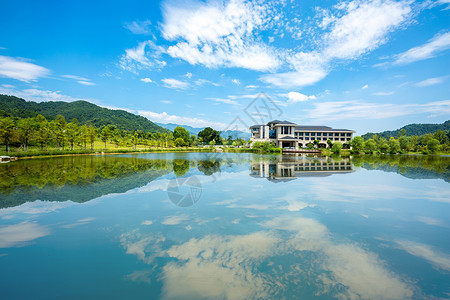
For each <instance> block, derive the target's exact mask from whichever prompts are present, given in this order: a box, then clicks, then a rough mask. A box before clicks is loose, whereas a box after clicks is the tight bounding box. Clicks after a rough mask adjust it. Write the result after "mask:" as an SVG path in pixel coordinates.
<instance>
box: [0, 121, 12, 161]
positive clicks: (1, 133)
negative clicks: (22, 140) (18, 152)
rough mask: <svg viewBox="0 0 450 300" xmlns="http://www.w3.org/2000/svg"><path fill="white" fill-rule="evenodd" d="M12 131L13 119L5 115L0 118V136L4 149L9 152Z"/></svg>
mask: <svg viewBox="0 0 450 300" xmlns="http://www.w3.org/2000/svg"><path fill="white" fill-rule="evenodd" d="M13 132H14V121H13V119H11V118H9V117H6V118H2V119H0V137H1V138H2V139H3V140H4V141H5V146H6V151H7V152H9V141H10V139H11V137H12V135H13Z"/></svg>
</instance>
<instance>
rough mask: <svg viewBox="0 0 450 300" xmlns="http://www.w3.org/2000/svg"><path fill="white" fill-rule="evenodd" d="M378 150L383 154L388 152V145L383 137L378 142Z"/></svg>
mask: <svg viewBox="0 0 450 300" xmlns="http://www.w3.org/2000/svg"><path fill="white" fill-rule="evenodd" d="M378 149H380V151H381V152H383V153H385V152H387V151H388V149H389V144H388V142H387V140H386V139H385V138H384V137H382V138H381V139H380V141H379V142H378Z"/></svg>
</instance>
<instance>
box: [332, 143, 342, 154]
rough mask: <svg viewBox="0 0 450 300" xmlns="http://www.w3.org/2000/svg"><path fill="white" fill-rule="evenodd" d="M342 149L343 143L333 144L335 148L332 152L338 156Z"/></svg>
mask: <svg viewBox="0 0 450 300" xmlns="http://www.w3.org/2000/svg"><path fill="white" fill-rule="evenodd" d="M342 147H343V145H342V143H341V142H335V143H334V144H333V146H332V147H331V151H332V152H333V153H336V154H338V153H340V152H341V149H342Z"/></svg>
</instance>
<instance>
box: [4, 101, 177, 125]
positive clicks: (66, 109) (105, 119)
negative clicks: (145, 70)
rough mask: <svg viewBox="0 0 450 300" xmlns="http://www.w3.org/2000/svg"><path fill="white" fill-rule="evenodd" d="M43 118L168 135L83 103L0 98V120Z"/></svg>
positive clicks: (144, 121)
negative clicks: (5, 118)
mask: <svg viewBox="0 0 450 300" xmlns="http://www.w3.org/2000/svg"><path fill="white" fill-rule="evenodd" d="M39 114H41V115H43V116H44V117H45V118H46V119H47V120H49V121H50V120H54V119H55V118H56V116H57V115H62V116H64V117H65V118H66V120H67V121H70V120H72V119H74V118H75V119H77V120H78V122H80V124H86V123H90V124H92V125H94V126H95V127H98V128H100V127H102V126H106V125H109V124H113V125H115V126H116V127H117V129H120V130H128V131H137V130H141V131H145V132H152V133H154V132H160V133H169V130H167V129H165V128H163V127H161V126H158V125H156V124H155V123H153V122H151V121H149V120H148V119H146V118H144V117H142V116H138V115H135V114H132V113H129V112H127V111H124V110H112V109H107V108H103V107H100V106H98V105H95V104H92V103H90V102H87V101H82V100H79V101H74V102H62V101H58V102H53V101H49V102H40V103H37V102H33V101H25V100H24V99H21V98H18V97H14V96H7V95H0V118H1V117H6V116H10V117H14V118H29V117H36V116H37V115H39Z"/></svg>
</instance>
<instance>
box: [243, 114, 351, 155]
mask: <svg viewBox="0 0 450 300" xmlns="http://www.w3.org/2000/svg"><path fill="white" fill-rule="evenodd" d="M250 132H251V137H250V141H252V142H255V141H267V142H275V143H276V144H277V146H279V147H280V148H291V149H298V148H302V147H306V145H307V144H309V143H313V142H314V141H315V140H317V141H318V143H319V144H318V146H319V147H320V148H326V146H327V140H331V141H332V142H341V143H342V144H344V143H346V142H348V141H350V140H351V139H352V135H353V133H355V131H353V130H348V129H333V128H331V127H327V126H299V125H297V124H294V123H292V122H288V121H279V120H274V121H271V122H269V123H267V125H253V126H251V127H250Z"/></svg>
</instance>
